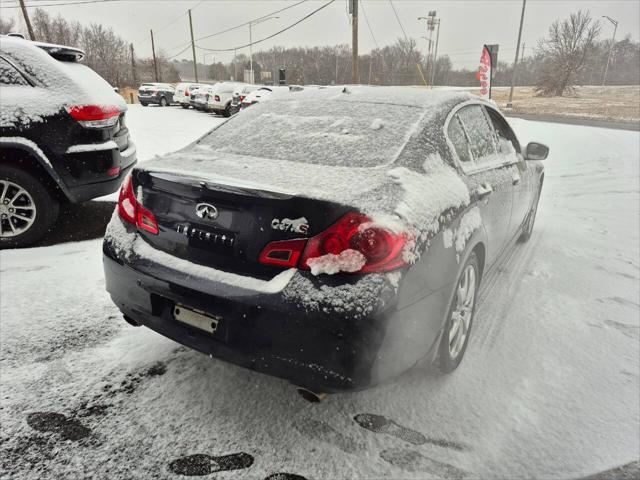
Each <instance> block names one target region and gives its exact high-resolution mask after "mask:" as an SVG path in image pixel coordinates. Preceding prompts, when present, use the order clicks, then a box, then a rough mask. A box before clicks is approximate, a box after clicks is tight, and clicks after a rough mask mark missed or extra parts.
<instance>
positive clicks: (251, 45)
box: [249, 17, 280, 83]
mask: <svg viewBox="0 0 640 480" xmlns="http://www.w3.org/2000/svg"><path fill="white" fill-rule="evenodd" d="M273 18H280V17H267V18H259V19H258V20H252V21H250V22H249V71H250V72H251V73H250V75H251V83H254V79H253V48H252V47H253V31H252V28H253V25H258V24H259V23H262V22H266V21H267V20H271V19H273Z"/></svg>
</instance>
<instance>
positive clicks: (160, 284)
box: [103, 87, 548, 397]
mask: <svg viewBox="0 0 640 480" xmlns="http://www.w3.org/2000/svg"><path fill="white" fill-rule="evenodd" d="M257 91H260V90H257ZM254 93H255V92H254ZM207 147H208V148H207ZM547 154H548V148H547V147H545V146H544V145H542V144H539V143H529V144H528V145H527V146H526V147H524V148H522V147H521V145H520V143H519V141H518V139H517V137H516V135H515V134H514V132H513V130H512V129H511V127H510V126H509V124H508V122H507V121H506V119H505V118H504V117H503V115H502V114H501V113H500V112H499V111H498V110H497V108H496V106H495V104H494V103H491V102H487V101H483V100H481V99H479V98H478V97H475V96H473V95H471V94H468V93H463V92H450V91H434V90H419V89H413V88H407V87H375V88H373V87H348V88H340V89H323V90H320V89H318V90H316V89H309V90H305V91H301V92H299V93H297V94H295V95H288V94H287V95H273V97H271V99H270V101H269V102H268V104H261V103H259V104H257V105H254V106H253V107H251V108H250V109H248V110H247V111H245V112H243V113H242V114H240V115H237V116H235V117H233V118H231V119H230V120H229V121H227V122H224V123H222V124H221V125H220V126H218V127H217V128H215V129H213V130H212V131H211V132H210V133H209V134H208V135H206V136H204V137H202V138H201V139H199V140H198V141H197V142H195V143H194V144H192V145H191V146H189V147H187V148H185V149H183V150H181V151H180V152H178V153H175V154H169V155H167V156H165V157H160V158H156V159H154V161H153V162H149V163H147V164H145V165H144V167H142V168H137V169H135V170H134V171H133V174H132V175H131V176H130V177H129V178H128V179H127V180H126V182H125V183H124V184H123V187H122V189H121V192H120V200H119V205H118V212H119V215H118V216H114V217H113V218H112V220H111V223H110V224H109V226H108V228H107V232H106V235H105V240H104V244H103V251H104V268H105V275H106V288H107V290H108V292H109V293H110V295H111V297H112V299H113V301H114V303H115V304H116V305H117V306H118V308H119V309H120V310H121V311H122V312H123V314H124V317H125V319H126V320H127V321H128V322H129V323H131V324H133V325H145V326H147V327H149V328H151V329H153V330H155V331H157V332H159V333H161V334H162V335H165V336H167V337H169V338H171V339H173V340H175V341H177V342H179V343H182V344H184V345H187V346H189V347H191V348H193V349H196V350H199V351H201V352H204V353H206V354H208V355H210V356H214V357H217V358H220V359H223V360H226V361H229V362H232V363H235V364H238V365H241V366H244V367H246V368H249V369H252V370H256V371H259V372H263V373H267V374H270V375H274V376H278V377H282V378H285V379H287V380H289V381H291V382H292V383H294V384H295V385H298V386H301V387H303V388H304V389H305V390H306V391H307V392H312V393H314V392H315V393H319V392H327V393H331V392H339V391H345V390H353V389H363V388H367V387H369V386H372V385H375V384H377V383H380V382H383V381H387V380H390V379H393V378H395V377H396V376H398V375H400V374H401V373H403V372H405V371H406V370H408V369H410V368H412V367H413V366H414V365H416V364H418V363H419V362H422V361H426V362H432V361H435V360H436V359H437V362H438V364H439V366H440V369H441V370H442V371H444V372H451V371H453V370H454V369H456V368H457V366H458V365H459V363H460V362H461V360H462V358H463V356H464V354H465V351H466V348H467V344H468V342H469V337H470V334H471V329H472V324H473V317H474V313H475V307H476V302H477V299H478V297H479V295H478V291H479V288H480V285H481V282H482V279H483V278H484V276H485V275H486V274H487V272H488V271H489V270H491V269H492V268H494V266H495V265H497V264H498V260H499V259H500V258H502V256H503V253H504V252H505V251H507V250H509V249H508V247H509V246H510V245H511V244H512V242H515V241H516V240H520V241H527V240H528V239H529V237H530V235H531V232H532V229H533V225H534V221H535V217H536V211H537V206H538V199H539V198H540V193H541V188H542V183H543V179H544V168H543V165H542V164H541V163H540V162H539V160H543V159H544V158H546V156H547ZM186 172H189V173H186ZM316 397H317V395H316Z"/></svg>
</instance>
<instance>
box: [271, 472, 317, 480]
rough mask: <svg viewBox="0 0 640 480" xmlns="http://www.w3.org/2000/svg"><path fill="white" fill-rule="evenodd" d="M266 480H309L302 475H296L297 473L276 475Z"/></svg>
mask: <svg viewBox="0 0 640 480" xmlns="http://www.w3.org/2000/svg"><path fill="white" fill-rule="evenodd" d="M264 480H307V479H306V478H305V477H303V476H302V475H296V474H295V473H274V474H273V475H269V476H268V477H267V478H265V479H264Z"/></svg>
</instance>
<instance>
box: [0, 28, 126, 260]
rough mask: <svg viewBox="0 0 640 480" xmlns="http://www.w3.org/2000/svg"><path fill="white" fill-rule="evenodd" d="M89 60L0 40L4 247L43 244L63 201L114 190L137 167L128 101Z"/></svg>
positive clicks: (0, 234) (64, 50) (0, 226)
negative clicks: (40, 240) (126, 102)
mask: <svg viewBox="0 0 640 480" xmlns="http://www.w3.org/2000/svg"><path fill="white" fill-rule="evenodd" d="M83 57H84V52H82V51H81V50H78V49H76V48H72V47H67V46H63V45H51V44H45V43H37V42H30V41H28V40H24V39H21V38H17V37H8V36H0V247H7V246H26V245H30V244H33V243H34V242H37V241H38V240H39V239H41V238H42V237H43V236H44V235H45V234H46V233H47V232H48V231H49V230H50V229H51V228H52V226H53V224H54V222H55V220H56V218H57V216H58V213H59V206H60V203H67V202H71V203H77V202H82V201H85V200H90V199H92V198H95V197H101V196H103V195H107V194H109V193H112V192H115V191H116V190H117V189H118V187H119V186H120V183H121V181H122V178H123V176H124V175H125V174H126V173H127V172H129V171H130V170H131V169H132V168H133V165H134V164H135V162H136V147H135V145H134V144H133V142H132V141H131V139H130V137H129V130H128V128H127V126H126V122H125V114H126V110H127V106H126V104H125V102H124V100H123V98H122V97H121V96H120V95H118V94H117V93H115V92H114V91H113V87H112V86H111V85H109V83H107V82H106V81H105V80H104V79H103V78H102V77H100V76H99V75H98V74H97V73H96V72H94V71H93V70H91V69H90V68H89V67H87V66H86V65H83V64H82V63H81V60H82V58H83Z"/></svg>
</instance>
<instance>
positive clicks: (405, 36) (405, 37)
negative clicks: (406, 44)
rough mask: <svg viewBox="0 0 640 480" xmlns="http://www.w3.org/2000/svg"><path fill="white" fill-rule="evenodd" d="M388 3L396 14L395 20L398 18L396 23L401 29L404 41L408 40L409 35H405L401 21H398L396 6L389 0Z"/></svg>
mask: <svg viewBox="0 0 640 480" xmlns="http://www.w3.org/2000/svg"><path fill="white" fill-rule="evenodd" d="M389 4H390V5H391V8H393V13H395V15H396V20H398V25H400V30H402V33H403V35H404V39H405V40H406V41H408V40H409V37H407V32H405V31H404V27H403V26H402V22H401V21H400V17H399V16H398V12H397V11H396V7H395V5H394V4H393V2H392V1H391V0H389Z"/></svg>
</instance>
